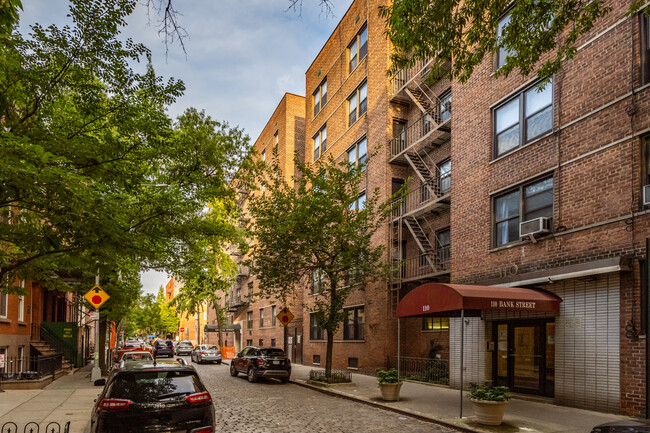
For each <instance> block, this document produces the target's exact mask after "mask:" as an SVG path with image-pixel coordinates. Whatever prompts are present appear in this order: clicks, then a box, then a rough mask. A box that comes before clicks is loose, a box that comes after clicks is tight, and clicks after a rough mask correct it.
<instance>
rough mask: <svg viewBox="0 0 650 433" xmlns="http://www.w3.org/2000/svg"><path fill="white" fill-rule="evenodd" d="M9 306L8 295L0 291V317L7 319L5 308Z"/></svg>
mask: <svg viewBox="0 0 650 433" xmlns="http://www.w3.org/2000/svg"><path fill="white" fill-rule="evenodd" d="M8 304H9V295H8V294H6V293H3V292H2V291H1V290H0V317H1V318H3V319H6V318H7V309H8V308H7V306H8Z"/></svg>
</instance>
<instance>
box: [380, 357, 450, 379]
mask: <svg viewBox="0 0 650 433" xmlns="http://www.w3.org/2000/svg"><path fill="white" fill-rule="evenodd" d="M387 364H388V365H387V367H388V368H397V357H396V356H389V357H388V362H387ZM399 367H400V368H399V369H400V377H401V378H403V379H410V380H419V381H421V382H431V383H438V384H441V385H448V384H449V361H448V360H446V359H431V358H415V357H411V356H400V358H399Z"/></svg>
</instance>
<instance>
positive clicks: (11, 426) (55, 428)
mask: <svg viewBox="0 0 650 433" xmlns="http://www.w3.org/2000/svg"><path fill="white" fill-rule="evenodd" d="M40 429H41V427H40V426H39V425H38V423H35V422H28V423H27V424H25V426H24V428H23V433H39V432H40ZM43 431H44V432H45V433H68V432H69V431H70V421H68V422H66V423H65V424H64V425H63V430H62V429H61V424H59V423H58V422H54V421H52V422H49V423H47V425H46V426H45V429H44V430H43ZM0 433H18V424H16V423H15V422H11V421H10V422H6V423H4V424H2V428H1V429H0Z"/></svg>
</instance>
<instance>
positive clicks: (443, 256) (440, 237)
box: [436, 228, 451, 265]
mask: <svg viewBox="0 0 650 433" xmlns="http://www.w3.org/2000/svg"><path fill="white" fill-rule="evenodd" d="M436 250H437V253H438V262H439V263H438V264H439V265H445V264H447V263H448V262H449V257H450V253H451V232H450V230H449V229H448V228H446V229H444V230H440V231H437V232H436Z"/></svg>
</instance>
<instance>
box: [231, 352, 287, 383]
mask: <svg viewBox="0 0 650 433" xmlns="http://www.w3.org/2000/svg"><path fill="white" fill-rule="evenodd" d="M239 373H244V374H246V375H247V376H248V381H249V382H251V383H253V382H257V380H258V379H259V378H263V377H265V378H266V377H270V378H275V379H280V380H281V381H282V382H283V383H287V382H288V381H289V378H290V377H291V361H290V360H289V358H287V356H286V355H285V354H284V350H282V349H276V348H259V347H254V346H247V347H245V348H244V349H243V350H242V351H241V352H239V353H238V354H237V355H235V357H234V358H233V359H232V361H231V362H230V375H231V376H233V377H234V376H237V375H238V374H239Z"/></svg>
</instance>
